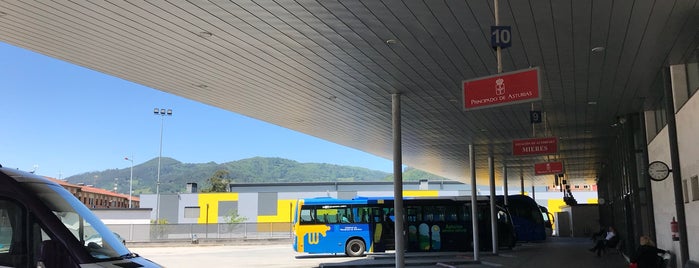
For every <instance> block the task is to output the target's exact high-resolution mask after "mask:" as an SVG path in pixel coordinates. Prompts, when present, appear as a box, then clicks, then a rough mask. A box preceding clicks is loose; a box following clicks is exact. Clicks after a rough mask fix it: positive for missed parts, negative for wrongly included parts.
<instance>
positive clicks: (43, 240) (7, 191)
mask: <svg viewBox="0 0 699 268" xmlns="http://www.w3.org/2000/svg"><path fill="white" fill-rule="evenodd" d="M95 237H99V238H100V239H99V240H100V242H101V243H95V242H92V240H94V238H95ZM88 238H92V239H90V241H88ZM0 267H22V268H25V267H45V268H51V267H71V268H72V267H76V268H77V267H161V266H159V265H157V264H155V263H153V262H151V261H149V260H147V259H144V258H142V257H140V256H138V255H137V254H135V253H131V252H130V251H129V250H128V249H127V248H126V246H124V244H122V243H121V240H119V239H118V238H117V237H116V236H115V235H114V233H113V232H112V231H110V230H109V228H107V226H105V225H104V224H103V223H102V221H101V220H100V219H99V218H97V217H96V216H95V215H94V214H93V213H92V212H91V211H90V210H89V209H88V208H87V207H86V206H85V205H83V203H81V202H80V201H79V200H78V199H77V198H75V196H73V195H72V194H71V193H70V192H68V191H67V190H65V189H64V188H63V187H61V186H60V185H58V184H57V183H55V182H52V181H50V180H48V179H46V178H44V177H41V176H37V175H34V174H31V173H28V172H23V171H18V170H15V169H10V168H5V167H2V166H0Z"/></svg>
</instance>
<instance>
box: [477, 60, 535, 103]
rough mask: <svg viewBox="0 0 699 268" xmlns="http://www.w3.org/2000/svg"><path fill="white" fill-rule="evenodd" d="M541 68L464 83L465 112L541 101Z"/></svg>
mask: <svg viewBox="0 0 699 268" xmlns="http://www.w3.org/2000/svg"><path fill="white" fill-rule="evenodd" d="M540 84H541V83H539V68H538V67H535V68H531V69H525V70H519V71H514V72H509V73H502V74H497V75H491V76H486V77H481V78H476V79H471V80H466V81H463V97H464V98H463V100H464V107H463V108H464V111H466V110H475V109H481V108H487V107H494V106H502V105H508V104H515V103H522V102H530V101H535V100H540V99H541V94H540V93H541V90H540V87H539V85H540Z"/></svg>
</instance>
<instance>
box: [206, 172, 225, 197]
mask: <svg viewBox="0 0 699 268" xmlns="http://www.w3.org/2000/svg"><path fill="white" fill-rule="evenodd" d="M228 174H229V173H228V170H224V169H219V170H217V171H216V172H214V175H213V176H211V178H209V179H208V180H207V182H208V183H209V188H206V189H204V190H202V192H208V193H225V192H228V184H229V183H230V179H229V178H228Z"/></svg>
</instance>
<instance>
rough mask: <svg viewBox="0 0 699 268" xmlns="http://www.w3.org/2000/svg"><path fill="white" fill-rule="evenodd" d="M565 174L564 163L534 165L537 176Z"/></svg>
mask: <svg viewBox="0 0 699 268" xmlns="http://www.w3.org/2000/svg"><path fill="white" fill-rule="evenodd" d="M561 173H563V162H560V161H559V162H546V163H536V164H534V174H535V175H546V174H561Z"/></svg>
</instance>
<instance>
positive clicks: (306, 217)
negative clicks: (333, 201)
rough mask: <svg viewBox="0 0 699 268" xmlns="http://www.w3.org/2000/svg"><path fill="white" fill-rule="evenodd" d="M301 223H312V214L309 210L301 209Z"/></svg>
mask: <svg viewBox="0 0 699 268" xmlns="http://www.w3.org/2000/svg"><path fill="white" fill-rule="evenodd" d="M301 223H313V214H312V213H311V210H310V209H301Z"/></svg>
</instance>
